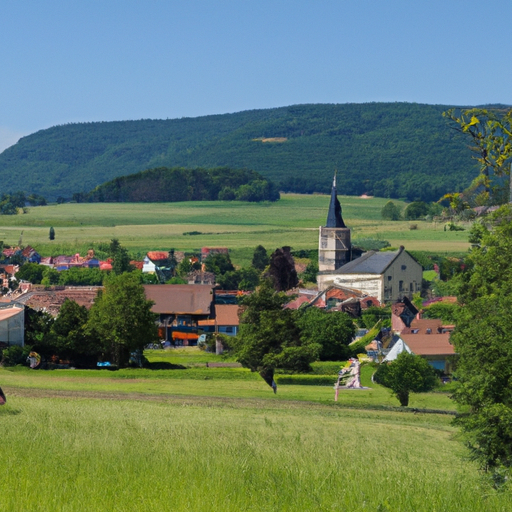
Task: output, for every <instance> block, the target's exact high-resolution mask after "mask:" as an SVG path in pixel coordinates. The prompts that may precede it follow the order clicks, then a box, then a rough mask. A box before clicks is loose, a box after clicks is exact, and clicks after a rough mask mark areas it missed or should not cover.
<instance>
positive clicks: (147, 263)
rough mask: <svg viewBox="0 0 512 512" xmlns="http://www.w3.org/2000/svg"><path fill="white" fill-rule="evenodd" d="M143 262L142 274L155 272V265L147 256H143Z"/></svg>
mask: <svg viewBox="0 0 512 512" xmlns="http://www.w3.org/2000/svg"><path fill="white" fill-rule="evenodd" d="M143 262H144V263H143V265H142V272H143V273H144V274H154V273H155V272H156V265H155V264H154V263H153V262H152V261H151V260H150V259H149V258H148V257H147V256H144V260H143Z"/></svg>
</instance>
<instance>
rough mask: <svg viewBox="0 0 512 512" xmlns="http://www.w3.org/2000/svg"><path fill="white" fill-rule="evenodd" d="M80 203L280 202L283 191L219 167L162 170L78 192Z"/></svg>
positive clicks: (255, 177)
mask: <svg viewBox="0 0 512 512" xmlns="http://www.w3.org/2000/svg"><path fill="white" fill-rule="evenodd" d="M73 199H74V200H76V201H77V202H130V203H136V202H175V201H212V200H221V201H234V200H237V201H250V202H257V201H277V200H278V199H279V190H278V188H277V186H276V185H275V184H274V183H272V182H271V181H269V180H267V179H265V178H263V177H262V176H261V175H260V174H258V173H256V172H254V171H248V170H244V169H230V168H227V167H218V168H215V169H201V168H196V169H185V168H182V167H173V168H171V169H169V168H167V167H159V168H157V169H148V170H146V171H143V172H140V173H136V174H131V175H129V176H121V177H118V178H115V179H113V180H112V181H109V182H107V183H104V184H102V185H100V186H98V187H96V188H95V189H94V190H92V191H91V192H89V193H75V194H73Z"/></svg>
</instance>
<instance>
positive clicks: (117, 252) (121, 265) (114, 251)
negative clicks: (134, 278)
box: [109, 238, 133, 275]
mask: <svg viewBox="0 0 512 512" xmlns="http://www.w3.org/2000/svg"><path fill="white" fill-rule="evenodd" d="M109 252H110V256H111V257H112V259H113V260H114V261H113V262H112V271H113V272H114V274H117V275H119V274H122V273H123V272H130V271H132V270H133V267H132V265H130V256H129V255H128V251H127V250H126V248H125V247H123V246H122V245H121V244H120V243H119V240H118V239H117V238H113V239H112V240H111V241H110V247H109Z"/></svg>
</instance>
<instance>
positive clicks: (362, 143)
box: [0, 103, 477, 200]
mask: <svg viewBox="0 0 512 512" xmlns="http://www.w3.org/2000/svg"><path fill="white" fill-rule="evenodd" d="M448 108H449V106H442V105H420V104H410V103H367V104H341V105H295V106H290V107H282V108H274V109H265V110H251V111H246V112H239V113H236V114H225V115H214V116H205V117H197V118H183V119H170V120H140V121H118V122H98V123H81V124H68V125H63V126H55V127H53V128H49V129H47V130H41V131H39V132H37V133H34V134H32V135H29V136H27V137H23V138H22V139H21V140H20V141H19V142H18V143H17V144H15V145H14V146H12V147H10V148H8V149H6V150H5V151H4V152H3V153H1V154H0V181H1V183H2V190H3V191H16V190H23V191H25V192H27V193H37V194H41V195H43V196H45V197H47V198H48V199H56V198H57V197H58V196H62V197H66V198H69V197H71V196H72V194H73V193H76V192H87V191H90V190H92V189H93V188H94V187H96V186H97V185H100V184H101V183H105V182H106V181H108V180H112V179H114V178H115V177H117V176H126V175H129V174H133V173H137V172H140V171H143V170H145V169H149V168H156V167H187V168H196V167H202V168H214V167H224V166H227V167H230V168H236V169H241V168H245V169H250V170H254V171H256V172H259V173H261V174H262V175H263V176H265V177H268V178H269V179H271V180H272V181H273V182H275V183H277V184H280V188H281V190H284V191H296V192H314V191H317V192H328V191H329V189H330V184H331V180H332V175H333V171H334V169H335V168H337V169H338V184H339V185H338V189H339V192H340V193H342V194H349V195H351V194H357V195H359V194H362V193H367V194H374V195H378V196H384V197H404V198H405V197H406V198H408V199H410V200H413V199H423V200H437V199H438V198H439V197H440V196H441V195H443V194H444V193H446V192H448V191H456V190H460V189H461V188H463V187H464V186H466V185H467V184H468V183H469V182H470V180H471V179H472V177H474V176H475V174H476V173H477V168H476V166H475V163H474V161H473V160H472V159H471V154H470V151H468V149H467V147H466V142H465V141H464V140H463V139H462V138H461V136H460V135H458V134H457V132H455V130H453V129H451V128H450V126H449V125H448V123H447V121H446V120H445V119H444V118H443V117H442V115H441V114H442V112H443V111H445V110H447V109H448Z"/></svg>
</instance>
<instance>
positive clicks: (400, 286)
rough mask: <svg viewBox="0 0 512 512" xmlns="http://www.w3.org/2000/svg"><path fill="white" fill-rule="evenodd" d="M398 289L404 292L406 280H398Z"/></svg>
mask: <svg viewBox="0 0 512 512" xmlns="http://www.w3.org/2000/svg"><path fill="white" fill-rule="evenodd" d="M398 291H399V292H403V291H404V282H403V281H398Z"/></svg>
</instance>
